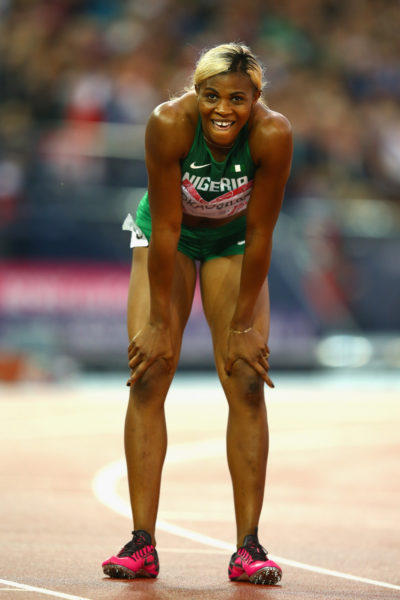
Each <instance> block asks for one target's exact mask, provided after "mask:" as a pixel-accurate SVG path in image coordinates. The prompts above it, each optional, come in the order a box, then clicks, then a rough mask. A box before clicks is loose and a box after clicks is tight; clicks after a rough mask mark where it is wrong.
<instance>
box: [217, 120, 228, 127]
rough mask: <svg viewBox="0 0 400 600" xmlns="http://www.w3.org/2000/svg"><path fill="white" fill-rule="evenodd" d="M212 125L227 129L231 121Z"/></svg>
mask: <svg viewBox="0 0 400 600" xmlns="http://www.w3.org/2000/svg"><path fill="white" fill-rule="evenodd" d="M214 123H215V125H218V127H229V126H230V125H231V124H232V123H231V121H214Z"/></svg>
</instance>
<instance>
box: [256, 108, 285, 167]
mask: <svg viewBox="0 0 400 600" xmlns="http://www.w3.org/2000/svg"><path fill="white" fill-rule="evenodd" d="M291 143H292V126H291V124H290V121H289V120H288V119H287V118H286V117H285V116H284V115H282V114H281V113H279V112H276V111H274V110H271V109H270V108H269V107H268V106H265V105H263V104H261V103H260V104H258V105H257V106H256V109H255V111H254V115H253V118H252V122H251V123H250V128H249V146H250V150H251V153H252V155H253V156H254V157H257V159H259V158H261V157H262V155H263V154H268V153H270V152H277V151H279V150H281V151H283V152H286V150H287V152H289V153H291Z"/></svg>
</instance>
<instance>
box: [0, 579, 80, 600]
mask: <svg viewBox="0 0 400 600" xmlns="http://www.w3.org/2000/svg"><path fill="white" fill-rule="evenodd" d="M0 584H4V585H10V586H12V588H17V589H13V591H15V592H21V591H26V592H38V593H39V594H44V595H45V596H54V597H55V598H64V600H89V598H84V597H83V596H73V595H72V594H64V593H63V592H55V591H54V590H48V589H46V588H40V587H35V586H33V585H26V584H25V583H17V582H16V581H7V579H0ZM6 589H8V588H6ZM0 591H2V590H0Z"/></svg>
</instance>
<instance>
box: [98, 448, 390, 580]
mask: <svg viewBox="0 0 400 600" xmlns="http://www.w3.org/2000/svg"><path fill="white" fill-rule="evenodd" d="M212 442H213V445H214V448H215V450H216V451H217V455H219V454H220V443H219V442H218V443H216V440H213V441H212ZM203 446H204V448H206V447H207V442H194V443H188V444H179V452H178V451H177V450H176V449H175V448H174V447H171V448H170V450H169V456H170V457H171V458H170V459H169V460H170V462H183V461H185V460H190V459H193V458H202V456H201V455H200V456H199V454H198V450H199V449H200V448H201V447H203ZM210 455H211V452H210V450H208V456H210ZM178 456H179V459H178ZM125 476H126V466H125V460H124V459H121V460H118V461H115V462H113V463H110V464H109V465H106V466H105V467H103V468H102V469H100V470H99V471H98V472H97V473H96V475H95V477H94V479H93V482H92V489H93V492H94V494H95V496H96V498H97V499H98V500H99V502H101V503H102V504H104V505H105V506H107V507H108V508H110V509H111V510H113V511H114V512H116V513H118V514H120V515H122V516H124V517H128V518H131V517H132V514H131V508H130V505H129V502H127V501H126V500H124V499H123V498H121V496H119V495H118V493H117V484H118V482H119V480H120V479H122V478H123V477H125ZM157 528H158V529H159V530H161V531H165V532H167V533H171V534H173V535H176V536H178V537H182V538H185V539H188V540H191V541H193V542H198V543H200V544H205V545H206V546H211V547H213V548H218V549H220V550H227V551H228V552H230V553H231V552H232V551H233V550H234V548H233V545H232V544H229V543H228V542H224V541H223V540H219V539H217V538H213V537H209V536H207V535H203V534H201V533H199V532H197V531H193V530H191V529H186V527H180V526H179V525H174V524H173V523H169V522H168V521H163V520H157ZM271 558H272V559H273V560H276V561H277V562H278V563H282V564H283V565H288V566H290V567H295V568H297V569H303V570H306V571H312V572H313V573H320V574H322V575H331V576H332V577H339V578H341V579H348V580H350V581H357V582H358V583H365V584H369V585H376V586H379V587H384V588H388V589H391V590H400V586H399V585H394V584H392V583H386V582H385V581H377V580H375V579H368V578H366V577H359V576H358V575H351V574H349V573H342V572H341V571H334V570H331V569H325V568H323V567H316V566H314V565H309V564H307V563H302V562H298V561H295V560H290V559H287V558H284V557H282V556H276V555H274V556H271Z"/></svg>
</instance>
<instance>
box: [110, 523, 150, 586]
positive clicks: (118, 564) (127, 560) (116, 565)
mask: <svg viewBox="0 0 400 600" xmlns="http://www.w3.org/2000/svg"><path fill="white" fill-rule="evenodd" d="M132 534H133V537H132V539H131V541H130V542H128V543H127V544H126V545H125V546H124V547H123V548H122V550H120V552H118V554H117V555H116V556H111V557H110V558H108V559H107V560H105V561H104V562H103V564H102V567H103V572H104V573H105V574H106V575H108V576H109V577H117V578H119V579H121V578H124V579H135V578H136V577H157V575H158V573H159V570H160V567H159V563H158V555H157V550H156V549H155V546H153V543H152V539H151V535H150V534H149V533H147V531H143V530H140V529H139V530H137V531H132Z"/></svg>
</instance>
